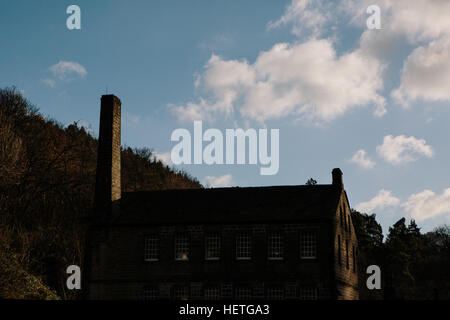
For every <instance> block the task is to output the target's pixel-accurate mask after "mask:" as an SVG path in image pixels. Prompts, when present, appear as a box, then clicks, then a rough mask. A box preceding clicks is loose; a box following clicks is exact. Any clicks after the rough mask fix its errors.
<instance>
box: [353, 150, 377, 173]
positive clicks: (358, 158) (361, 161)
mask: <svg viewBox="0 0 450 320" xmlns="http://www.w3.org/2000/svg"><path fill="white" fill-rule="evenodd" d="M350 162H353V163H356V164H357V165H358V166H360V167H361V168H363V169H371V168H373V167H374V166H375V162H374V161H372V160H371V159H370V158H369V156H368V155H367V152H366V151H365V150H363V149H361V150H358V151H356V152H355V153H354V154H353V156H352V158H351V159H350Z"/></svg>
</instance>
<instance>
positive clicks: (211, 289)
mask: <svg viewBox="0 0 450 320" xmlns="http://www.w3.org/2000/svg"><path fill="white" fill-rule="evenodd" d="M295 289H296V291H297V292H296V293H295V296H296V297H298V298H299V299H300V300H317V297H318V295H317V288H314V287H299V288H295ZM171 294H172V296H171V297H172V299H174V300H189V299H190V290H189V286H174V287H173V288H172V290H171ZM142 296H143V299H144V300H157V299H161V298H162V297H161V296H160V292H159V289H158V288H157V287H144V288H143V293H142ZM203 298H204V299H205V300H220V299H222V298H223V295H222V294H221V290H220V286H219V285H216V286H208V287H205V288H204V289H203ZM254 298H255V295H254V294H253V288H252V287H249V286H237V287H235V288H234V292H233V299H235V300H252V299H254ZM265 298H266V299H267V300H283V299H285V298H286V293H285V289H284V287H282V286H272V287H268V288H266V290H265Z"/></svg>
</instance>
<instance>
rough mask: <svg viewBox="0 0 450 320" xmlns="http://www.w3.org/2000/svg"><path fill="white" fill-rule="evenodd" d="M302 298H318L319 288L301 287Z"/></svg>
mask: <svg viewBox="0 0 450 320" xmlns="http://www.w3.org/2000/svg"><path fill="white" fill-rule="evenodd" d="M299 298H300V300H317V288H299Z"/></svg>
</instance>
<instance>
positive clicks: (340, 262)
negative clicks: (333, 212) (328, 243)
mask: <svg viewBox="0 0 450 320" xmlns="http://www.w3.org/2000/svg"><path fill="white" fill-rule="evenodd" d="M337 249H338V262H339V265H342V248H341V236H340V235H338V248H337Z"/></svg>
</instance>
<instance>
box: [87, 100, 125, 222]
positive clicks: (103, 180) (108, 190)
mask: <svg viewBox="0 0 450 320" xmlns="http://www.w3.org/2000/svg"><path fill="white" fill-rule="evenodd" d="M121 105H122V103H121V102H120V99H119V98H117V97H116V96H114V95H112V94H110V95H104V96H102V98H101V110H100V130H99V135H98V154H97V173H96V180H95V198H94V211H95V213H96V214H99V215H102V214H108V213H110V212H111V210H112V206H111V204H113V203H117V202H116V201H117V200H119V199H120V197H121V192H122V191H121V185H120V121H121V116H120V108H121Z"/></svg>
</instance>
